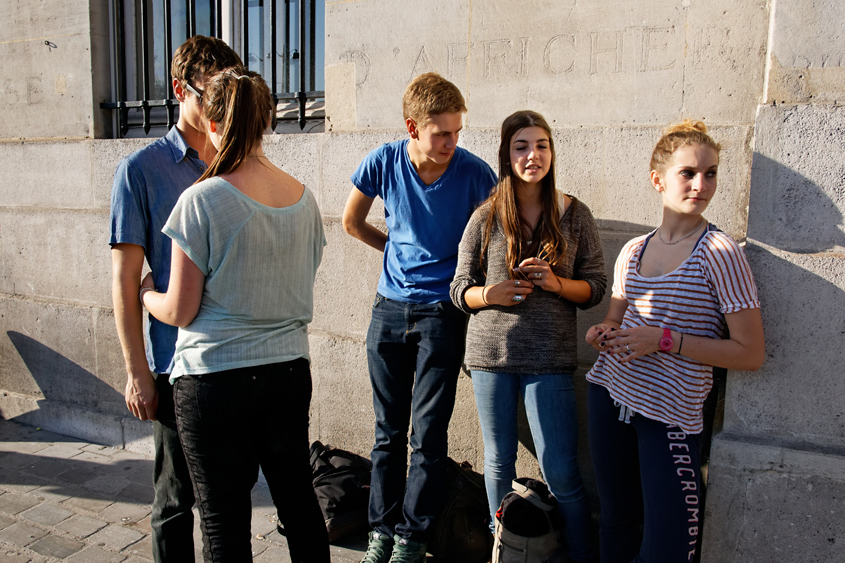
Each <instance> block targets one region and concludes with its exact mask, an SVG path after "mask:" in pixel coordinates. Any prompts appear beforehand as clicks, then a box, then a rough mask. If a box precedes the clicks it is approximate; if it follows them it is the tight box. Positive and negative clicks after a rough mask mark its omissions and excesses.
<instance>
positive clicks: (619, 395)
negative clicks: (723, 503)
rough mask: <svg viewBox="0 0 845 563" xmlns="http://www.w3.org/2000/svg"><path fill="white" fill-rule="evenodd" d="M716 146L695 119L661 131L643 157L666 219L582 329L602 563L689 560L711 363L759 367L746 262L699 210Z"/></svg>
mask: <svg viewBox="0 0 845 563" xmlns="http://www.w3.org/2000/svg"><path fill="white" fill-rule="evenodd" d="M720 149H721V147H720V145H719V144H718V143H716V142H715V141H714V140H713V139H712V138H711V137H710V136H709V135H708V134H707V127H706V126H705V125H704V124H703V123H701V122H700V121H689V120H687V121H684V122H683V123H679V124H676V125H672V126H670V127H668V128H667V129H666V131H665V133H664V135H663V137H662V138H661V139H660V141H659V142H658V143H657V146H656V147H655V149H654V152H653V154H652V158H651V183H652V185H653V186H654V189H655V190H656V191H657V192H658V193H660V194H661V196H662V199H663V220H662V222H661V224H660V226H659V227H658V228H657V229H656V230H655V231H653V232H651V233H650V234H648V235H645V236H641V237H637V238H635V239H633V240H631V241H629V242H628V243H627V244H626V245H625V247H624V248H623V249H622V251H621V252H620V254H619V257H618V258H617V261H616V266H615V271H614V282H613V296H612V297H611V302H610V307H609V309H608V312H607V316H606V317H605V319H604V321H602V322H601V323H600V324H597V325H595V326H593V327H591V328H590V329H589V330H588V331H587V336H586V340H587V342H588V343H589V344H590V345H591V346H593V347H594V348H595V349H596V350H598V351H599V352H601V354H600V355H599V359H598V360H597V361H596V363H595V365H594V366H593V369H592V370H590V372H589V373H588V374H587V379H588V380H589V381H590V383H591V385H590V390H589V434H590V447H591V450H592V455H593V463H594V465H595V470H596V478H597V485H598V491H599V498H600V501H601V518H600V530H601V533H600V544H601V560H602V562H603V563H632V562H635V563H655V562H667V563H670V562H671V563H675V562H680V561H688V560H691V559H692V557H693V555H694V554H695V549H696V543H697V539H698V535H699V531H700V528H699V526H700V517H701V514H700V505H699V501H700V497H699V493H700V488H701V478H700V474H699V462H698V442H699V440H698V438H699V435H700V433H701V431H702V429H703V417H702V407H703V403H704V399H705V398H706V397H707V394H708V393H709V391H710V388H711V387H712V366H715V365H718V366H720V367H724V368H727V369H735V370H756V369H757V368H759V367H760V365H761V364H762V363H763V358H764V356H765V350H764V343H763V324H762V320H761V317H760V303H759V300H758V298H757V288H756V286H755V284H754V279H753V277H752V275H751V269H750V267H749V265H748V261H747V260H746V258H745V255H744V253H743V251H742V249H741V248H740V247H739V245H738V244H737V243H736V242H735V241H734V240H733V239H732V238H731V237H730V236H728V235H727V234H725V233H723V232H721V231H720V230H718V229H717V228H716V227H714V226H713V225H711V224H710V223H708V222H707V220H706V219H704V217H703V216H702V214H703V213H704V210H705V209H706V208H707V205H708V204H709V203H710V201H711V199H712V198H713V197H714V196H715V195H716V178H717V171H718V166H719V151H720ZM641 526H642V528H641ZM641 529H642V533H641Z"/></svg>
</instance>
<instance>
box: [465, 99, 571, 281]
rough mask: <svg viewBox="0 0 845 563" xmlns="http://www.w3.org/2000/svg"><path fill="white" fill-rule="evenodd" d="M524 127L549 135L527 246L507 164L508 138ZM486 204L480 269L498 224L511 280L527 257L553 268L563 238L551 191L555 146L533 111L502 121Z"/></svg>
mask: <svg viewBox="0 0 845 563" xmlns="http://www.w3.org/2000/svg"><path fill="white" fill-rule="evenodd" d="M526 127H540V128H541V129H543V130H544V131H545V132H546V133H547V134H548V135H549V149H550V150H551V153H552V162H551V166H550V167H549V172H548V173H547V174H546V176H545V177H544V178H543V180H542V182H541V189H540V204H541V211H540V217H539V219H538V220H537V224H536V225H535V226H534V232H533V233H532V235H531V239H530V241H531V242H530V244H529V241H528V239H525V236H524V234H523V231H524V229H523V228H522V227H523V225H526V222H525V219H523V217H522V214H521V213H520V212H519V201H518V200H517V198H516V187H517V185H518V184H519V182H520V180H519V178H516V177H515V176H514V173H513V168H512V167H511V162H510V151H511V139H513V136H514V135H516V134H517V133H518V132H519V131H521V130H522V129H525V128H526ZM487 202H488V203H489V204H490V215H489V216H488V217H487V222H486V224H485V225H484V238H483V240H482V247H481V262H482V267H483V262H484V257H485V255H486V254H487V247H488V246H489V245H490V235H491V233H492V232H493V226H494V225H497V224H498V225H499V228H501V229H502V233H503V234H504V236H505V240H506V241H507V245H508V247H507V252H506V255H505V260H506V261H507V264H508V266H509V268H508V269H509V271H510V272H511V274H510V275H511V278H512V279H513V278H514V277H515V275H514V273H513V269H514V268H516V267H517V266H518V265H519V262H520V261H521V260H522V259H524V258H527V257H529V256H539V257H540V258H542V259H543V260H545V261H546V262H548V263H549V264H550V265H552V266H554V265H556V264H557V263H558V262H559V261H560V260H561V259H562V258H563V256H564V255H565V254H566V247H567V244H566V239H565V238H564V236H563V233H562V232H561V230H560V204H559V202H558V197H557V190H556V189H555V144H554V139H553V138H552V129H551V127H549V124H548V123H546V120H545V119H544V118H543V116H542V115H540V114H539V113H537V112H535V111H528V110H523V111H518V112H516V113H512V114H511V115H509V116H508V117H507V118H505V120H504V122H502V139H501V142H500V143H499V183H498V184H497V185H496V187H495V188H494V189H493V193H491V194H490V197H489V198H488V199H487Z"/></svg>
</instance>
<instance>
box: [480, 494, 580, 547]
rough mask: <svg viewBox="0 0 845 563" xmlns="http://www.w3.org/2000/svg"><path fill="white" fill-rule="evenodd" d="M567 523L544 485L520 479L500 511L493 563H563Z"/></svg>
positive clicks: (507, 495) (498, 513)
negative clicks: (563, 541)
mask: <svg viewBox="0 0 845 563" xmlns="http://www.w3.org/2000/svg"><path fill="white" fill-rule="evenodd" d="M562 530H563V519H562V517H561V515H560V512H558V510H557V501H556V500H555V497H554V496H552V494H551V493H550V492H549V489H548V487H546V484H545V483H543V482H542V481H538V480H536V479H527V478H520V479H515V480H514V481H513V492H510V493H508V494H506V495H505V498H504V499H502V504H501V506H499V510H498V511H496V534H495V540H494V543H493V563H562V562H563V561H565V558H564V550H563V543H562V538H561V535H562V534H561V532H562Z"/></svg>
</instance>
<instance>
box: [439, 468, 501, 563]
mask: <svg viewBox="0 0 845 563" xmlns="http://www.w3.org/2000/svg"><path fill="white" fill-rule="evenodd" d="M489 510H490V509H489V507H488V506H487V493H486V489H485V487H484V477H482V476H481V475H480V474H478V473H476V472H475V471H473V470H472V465H470V464H469V462H466V461H465V462H463V463H461V464H458V463H457V462H456V461H454V460H453V459H451V458H449V461H448V466H447V468H446V490H445V491H444V498H443V507H442V508H441V510H440V514H438V515H437V518H435V519H434V522H433V523H432V525H431V528H430V529H429V532H428V552H429V553H431V554H432V555H434V556H435V557H438V558H439V559H440V561H443V562H447V563H487V562H488V561H490V554H491V553H492V551H493V535H492V534H491V533H490V512H489Z"/></svg>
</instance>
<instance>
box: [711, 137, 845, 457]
mask: <svg viewBox="0 0 845 563" xmlns="http://www.w3.org/2000/svg"><path fill="white" fill-rule="evenodd" d="M785 156H786V157H790V158H791V159H794V160H796V161H797V159H795V155H785ZM807 160H812V159H807ZM808 166H810V165H809V164H808ZM752 167H753V172H752V184H751V198H750V208H749V218H748V243H749V244H748V246H747V248H746V254H747V256H748V259H749V261H750V263H751V267H752V270H753V272H754V276H755V279H756V282H757V286H758V289H759V293H760V301H761V304H762V315H763V326H764V329H765V334H766V362H765V363H764V364H763V367H762V368H761V369H760V370H759V371H758V372H756V373H747V374H742V377H737V378H729V380H728V393H727V398H726V405H725V424H726V429H727V430H728V431H729V432H738V433H748V434H750V435H762V436H768V437H770V438H774V439H775V440H778V441H785V442H804V443H807V444H811V445H813V446H816V447H817V446H824V445H836V444H840V445H841V443H842V441H843V440H845V405H843V403H842V401H841V397H842V395H843V393H845V380H843V378H842V377H841V374H840V370H841V367H840V366H841V365H842V364H843V363H845V350H843V347H842V346H841V345H840V342H841V341H842V338H843V336H845V315H843V314H842V312H843V311H845V267H844V266H845V260H843V259H845V233H843V230H842V229H843V226H842V223H843V212H842V209H843V208H845V200H843V197H845V188H843V185H845V159H841V158H840V159H838V161H837V159H826V162H825V163H824V169H823V170H813V171H808V174H812V175H813V176H814V177H820V178H821V180H820V181H821V182H822V185H819V184H818V183H816V182H815V181H813V180H811V179H810V178H808V177H806V176H804V175H802V174H801V173H800V172H798V171H796V170H795V169H793V168H790V167H789V166H787V165H785V164H783V163H781V162H778V161H776V160H773V159H771V158H769V157H766V156H764V155H762V154H759V153H755V154H754V158H753V165H752ZM820 413H825V414H824V415H823V416H820Z"/></svg>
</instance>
